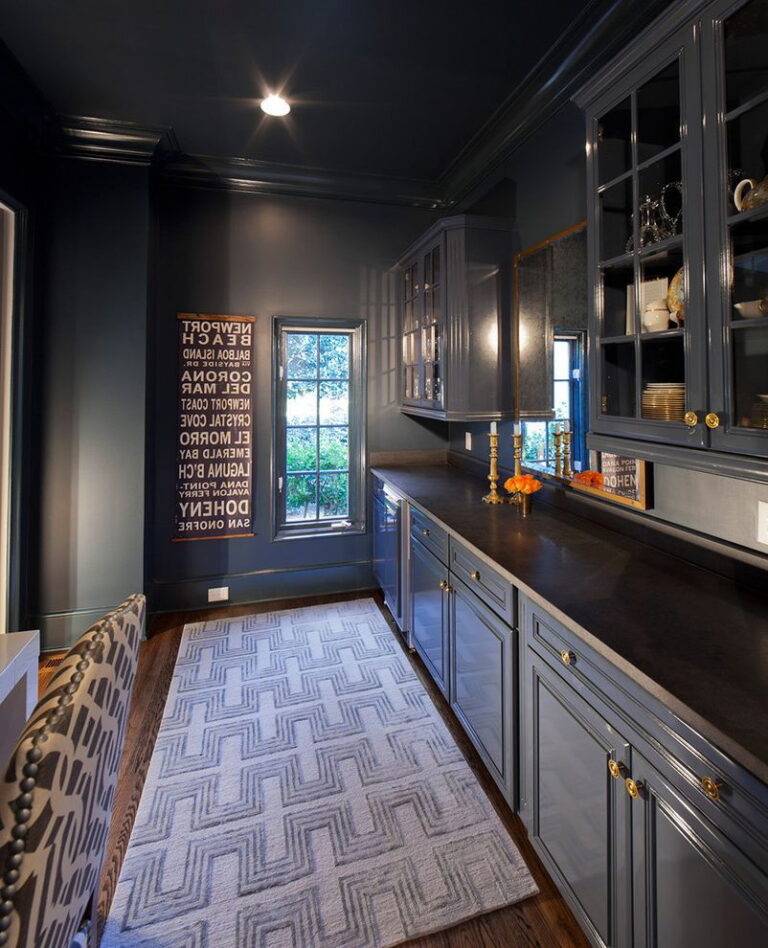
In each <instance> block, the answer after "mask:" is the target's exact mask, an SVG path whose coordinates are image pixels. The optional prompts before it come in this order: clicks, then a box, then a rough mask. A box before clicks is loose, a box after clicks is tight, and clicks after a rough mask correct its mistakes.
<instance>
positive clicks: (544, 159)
mask: <svg viewBox="0 0 768 948" xmlns="http://www.w3.org/2000/svg"><path fill="white" fill-rule="evenodd" d="M584 140H585V133H584V115H583V113H582V112H581V111H580V110H579V109H577V108H576V106H573V105H567V106H565V107H564V108H563V109H561V110H560V111H559V112H558V113H557V114H556V115H555V116H554V117H553V118H551V119H550V120H549V121H548V122H546V123H545V124H544V125H543V126H542V127H541V128H540V129H539V130H538V131H537V132H536V133H535V134H533V135H532V136H531V137H530V138H529V139H528V140H527V141H526V142H525V143H524V144H523V145H522V146H521V147H520V148H519V149H518V150H517V151H516V152H515V153H514V155H513V156H512V158H511V159H510V161H509V162H507V163H506V164H505V165H504V166H503V167H502V168H500V169H499V170H498V171H497V172H496V173H495V174H494V175H493V177H492V178H490V179H489V180H488V181H486V182H485V184H484V186H483V187H484V189H487V190H486V193H484V194H482V193H478V194H475V195H474V198H470V204H469V206H468V208H467V210H468V212H469V213H472V214H491V215H499V216H504V217H508V218H510V219H511V220H512V222H513V243H514V253H518V252H519V251H520V250H524V249H525V248H526V247H532V246H533V245H534V244H537V243H539V241H541V240H545V239H546V238H547V237H551V236H552V235H553V234H557V233H559V232H560V231H562V230H566V229H567V228H568V227H571V226H573V225H574V224H577V223H578V222H579V221H581V220H584V218H585V217H586V213H587V212H586V180H587V177H586V176H587V172H586V156H585V152H584ZM585 279H586V274H585ZM450 429H451V431H450V439H451V444H450V446H451V450H452V451H457V452H459V453H461V454H464V455H469V456H472V457H474V458H477V459H480V460H482V461H483V462H487V459H488V438H487V437H486V434H487V431H488V425H487V423H474V424H465V423H457V424H452V425H451V426H450ZM465 431H470V432H472V451H471V452H467V451H465V449H464V432H465ZM499 432H500V434H501V437H500V439H499V463H500V464H501V465H502V466H504V467H508V468H511V467H512V466H513V463H514V459H513V456H512V422H504V423H502V424H501V425H500V426H499Z"/></svg>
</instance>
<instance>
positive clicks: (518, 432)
mask: <svg viewBox="0 0 768 948" xmlns="http://www.w3.org/2000/svg"><path fill="white" fill-rule="evenodd" d="M522 433H523V425H522V422H520V421H516V422H515V434H516V435H521V434H522Z"/></svg>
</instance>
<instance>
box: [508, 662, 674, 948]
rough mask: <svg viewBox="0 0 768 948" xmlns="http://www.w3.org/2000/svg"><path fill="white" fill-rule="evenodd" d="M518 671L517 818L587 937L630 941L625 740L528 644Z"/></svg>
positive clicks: (617, 943)
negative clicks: (619, 774) (613, 770)
mask: <svg viewBox="0 0 768 948" xmlns="http://www.w3.org/2000/svg"><path fill="white" fill-rule="evenodd" d="M523 675H524V678H523V713H522V728H523V734H524V741H523V745H524V747H525V759H524V761H523V762H522V768H523V776H522V786H521V799H520V816H521V818H522V820H523V822H524V823H525V824H526V827H527V828H528V832H529V834H530V836H531V839H532V840H533V843H534V845H535V847H536V849H537V851H538V852H539V855H540V856H541V858H542V861H543V862H544V863H545V865H546V867H547V869H548V870H549V872H550V874H551V875H552V876H553V878H554V879H555V881H556V882H557V884H558V887H559V888H560V890H561V891H562V892H563V893H564V894H565V895H566V896H567V897H568V899H569V902H570V904H571V907H572V908H573V910H574V913H575V914H576V915H577V917H578V919H579V922H580V923H581V926H582V928H583V929H584V931H585V932H586V933H587V934H588V935H589V936H590V938H591V939H592V941H593V942H595V944H598V945H606V946H624V945H631V944H632V940H631V892H630V885H629V868H630V867H629V858H630V848H629V846H630V822H629V820H630V816H631V813H630V808H629V803H630V799H629V796H628V795H627V793H626V792H625V790H624V786H623V784H621V783H620V782H619V781H616V780H613V779H612V778H611V774H610V771H609V770H608V762H609V761H610V760H614V761H629V760H630V746H629V743H628V742H627V741H626V740H625V739H624V738H623V737H622V736H621V734H620V733H619V732H618V731H617V730H616V729H615V728H614V727H613V726H612V725H611V724H610V723H609V722H608V721H607V720H605V718H604V717H602V716H601V715H600V714H599V713H598V712H597V711H595V710H594V709H593V708H592V707H590V705H589V704H587V702H585V701H584V700H582V698H580V697H579V695H577V694H576V692H575V691H572V690H571V689H570V687H569V686H568V685H567V684H565V683H564V682H563V681H562V680H561V679H560V676H559V675H558V674H557V673H556V672H554V671H552V670H551V669H550V667H549V666H548V665H547V663H546V662H545V661H543V660H542V659H541V658H540V657H539V656H538V655H537V654H536V653H535V652H534V651H533V650H532V649H530V648H528V649H526V651H525V656H524V661H523ZM670 948H672V946H671V944H670Z"/></svg>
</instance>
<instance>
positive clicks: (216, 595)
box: [208, 586, 229, 602]
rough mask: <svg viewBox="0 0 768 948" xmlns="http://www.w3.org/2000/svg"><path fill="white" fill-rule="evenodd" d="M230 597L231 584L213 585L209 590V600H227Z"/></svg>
mask: <svg viewBox="0 0 768 948" xmlns="http://www.w3.org/2000/svg"><path fill="white" fill-rule="evenodd" d="M228 599H229V586H213V587H211V589H209V590H208V602H226V601H227V600H228Z"/></svg>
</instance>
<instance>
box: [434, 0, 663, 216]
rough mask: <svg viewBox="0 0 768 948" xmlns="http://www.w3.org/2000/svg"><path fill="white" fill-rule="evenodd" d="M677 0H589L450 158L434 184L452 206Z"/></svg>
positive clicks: (477, 185)
mask: <svg viewBox="0 0 768 948" xmlns="http://www.w3.org/2000/svg"><path fill="white" fill-rule="evenodd" d="M676 2H677V0H610V2H606V0H590V2H589V3H587V4H586V5H585V6H584V8H583V10H582V11H581V12H580V13H579V15H578V16H577V17H576V18H575V19H574V21H573V22H572V23H571V25H570V27H569V29H568V31H567V32H566V33H563V35H562V36H560V37H559V38H558V39H557V40H556V41H555V43H554V44H553V45H552V46H551V47H550V49H549V51H548V52H547V53H545V55H544V56H543V57H542V58H541V59H540V60H539V62H538V63H537V64H536V65H535V66H534V67H533V69H532V70H531V71H530V72H529V73H528V75H527V76H526V77H525V78H524V79H523V81H522V82H521V83H520V84H519V85H518V86H517V87H516V88H515V89H514V91H513V92H512V93H511V94H510V95H509V96H508V98H507V99H506V101H505V102H503V103H502V105H501V106H500V107H499V108H498V109H497V110H496V112H495V113H494V115H492V116H491V118H490V119H489V121H488V122H487V123H486V124H485V125H484V126H483V128H481V129H480V131H479V132H478V133H477V134H476V135H475V136H474V138H473V139H472V140H471V141H470V142H469V143H468V144H467V145H466V146H465V148H464V149H462V151H461V152H460V153H459V154H458V155H457V156H456V158H454V160H453V161H452V162H451V163H450V164H449V165H448V167H447V168H446V169H445V171H444V172H443V173H442V174H441V175H440V177H439V179H438V181H437V184H438V190H439V192H440V194H441V195H442V197H443V200H444V202H445V204H446V206H449V207H453V206H456V205H457V204H459V202H460V201H461V200H462V199H463V198H465V197H466V196H467V195H468V194H470V193H471V192H472V191H474V190H475V189H477V188H478V187H479V186H480V185H481V184H482V183H483V182H484V181H485V179H487V178H488V177H490V175H491V174H492V173H493V172H494V171H495V170H496V169H497V168H498V167H499V165H501V164H503V163H504V162H505V161H506V160H508V159H509V158H510V157H511V155H512V154H513V153H514V151H516V149H517V148H519V147H520V146H521V145H522V144H523V143H524V142H525V141H526V139H527V138H529V137H530V136H531V135H532V134H533V133H534V132H535V131H536V130H537V129H538V128H539V127H540V126H541V125H543V124H544V123H545V122H546V121H547V120H548V119H550V118H551V117H552V116H553V115H554V114H555V113H556V112H557V111H558V110H559V109H560V108H562V106H563V105H565V104H566V102H568V100H569V99H570V98H571V97H572V96H573V95H574V93H575V92H576V91H577V89H579V88H580V87H581V86H583V85H584V83H586V82H587V81H588V79H589V77H590V76H592V75H593V74H594V73H595V72H597V71H598V69H599V68H600V67H601V66H602V65H604V64H605V63H607V62H608V61H609V60H610V59H611V58H612V57H613V56H615V55H616V54H617V53H618V52H619V51H620V50H621V49H623V48H624V47H625V46H626V45H627V44H628V43H629V42H630V41H631V40H632V39H633V38H634V37H635V36H636V35H637V34H638V33H639V32H640V31H642V30H644V29H645V28H646V27H648V26H649V24H650V23H652V22H653V20H655V19H656V17H657V16H658V15H659V14H661V13H662V12H663V11H665V10H666V9H667V8H668V7H670V5H672V4H674V3H676Z"/></svg>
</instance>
